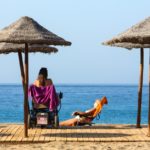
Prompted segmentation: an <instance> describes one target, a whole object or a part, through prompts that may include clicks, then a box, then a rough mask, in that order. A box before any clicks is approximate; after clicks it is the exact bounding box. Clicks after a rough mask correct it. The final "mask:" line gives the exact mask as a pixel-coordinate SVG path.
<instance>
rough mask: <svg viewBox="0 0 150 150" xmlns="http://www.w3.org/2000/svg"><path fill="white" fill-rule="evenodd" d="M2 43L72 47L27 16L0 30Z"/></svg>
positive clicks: (69, 43)
mask: <svg viewBox="0 0 150 150" xmlns="http://www.w3.org/2000/svg"><path fill="white" fill-rule="evenodd" d="M0 42H9V43H33V44H49V45H66V46H67V45H71V42H68V41H66V40H64V39H63V38H61V37H59V36H57V35H56V34H54V33H52V32H50V31H48V30H47V29H45V28H44V27H42V26H41V25H40V24H39V23H37V22H36V21H35V20H33V19H32V18H30V17H27V16H25V17H22V18H20V19H19V20H17V21H16V22H14V23H12V24H11V25H9V26H8V27H5V28H4V29H2V30H0Z"/></svg>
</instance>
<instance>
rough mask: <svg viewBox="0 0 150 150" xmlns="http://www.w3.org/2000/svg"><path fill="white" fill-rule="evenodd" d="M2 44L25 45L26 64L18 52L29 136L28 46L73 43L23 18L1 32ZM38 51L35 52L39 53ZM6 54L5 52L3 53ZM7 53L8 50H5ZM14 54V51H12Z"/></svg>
mask: <svg viewBox="0 0 150 150" xmlns="http://www.w3.org/2000/svg"><path fill="white" fill-rule="evenodd" d="M0 42H1V43H3V42H6V43H16V44H24V45H25V47H24V53H25V58H24V64H23V62H22V54H21V51H19V52H18V56H19V63H20V69H21V76H22V83H23V88H24V135H25V137H27V136H28V113H29V110H28V81H29V77H28V76H29V73H28V52H30V51H29V48H30V47H28V46H30V45H32V44H47V45H64V46H70V45H71V42H69V41H66V40H64V39H63V38H61V37H59V36H57V35H56V34H54V33H52V32H50V31H49V30H47V29H46V28H44V27H43V26H41V25H40V24H39V23H38V22H36V21H35V20H33V19H32V18H30V17H27V16H25V17H22V18H20V19H19V20H17V21H16V22H14V23H12V24H11V25H9V26H8V27H5V28H4V29H2V30H0ZM37 50H39V47H38V49H36V50H35V52H37ZM3 52H4V51H3ZM5 52H6V53H7V52H8V50H5ZM11 52H12V50H11Z"/></svg>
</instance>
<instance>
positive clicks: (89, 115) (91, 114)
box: [59, 97, 108, 126]
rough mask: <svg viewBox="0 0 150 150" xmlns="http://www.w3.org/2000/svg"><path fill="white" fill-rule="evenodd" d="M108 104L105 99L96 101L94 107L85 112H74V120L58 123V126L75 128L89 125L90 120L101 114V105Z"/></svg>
mask: <svg viewBox="0 0 150 150" xmlns="http://www.w3.org/2000/svg"><path fill="white" fill-rule="evenodd" d="M104 104H108V101H107V98H106V97H103V98H102V99H97V100H96V101H95V102H94V107H93V108H91V109H89V110H86V111H85V112H81V111H76V112H74V113H73V114H72V115H73V116H75V118H72V119H69V120H66V121H62V122H60V123H59V125H60V126H76V125H78V124H86V123H87V124H89V123H91V122H92V120H93V119H94V118H95V117H96V116H97V115H98V114H99V113H100V112H101V110H102V108H103V105H104Z"/></svg>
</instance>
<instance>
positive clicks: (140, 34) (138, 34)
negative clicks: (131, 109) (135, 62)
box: [102, 17, 150, 136]
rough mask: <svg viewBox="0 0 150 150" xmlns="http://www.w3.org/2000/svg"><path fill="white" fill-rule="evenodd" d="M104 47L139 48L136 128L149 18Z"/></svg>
mask: <svg viewBox="0 0 150 150" xmlns="http://www.w3.org/2000/svg"><path fill="white" fill-rule="evenodd" d="M102 44H104V45H109V46H116V47H124V48H127V49H132V48H140V49H141V51H140V52H141V55H140V79H139V89H138V113H137V127H138V128H139V127H140V122H141V104H142V87H143V68H144V48H150V17H149V18H147V19H145V20H144V21H142V22H140V23H138V24H136V25H134V26H132V27H131V28H130V29H128V30H127V31H125V32H123V33H121V34H119V35H118V36H116V37H114V38H113V39H111V40H109V41H106V42H104V43H102ZM148 136H150V62H149V112H148Z"/></svg>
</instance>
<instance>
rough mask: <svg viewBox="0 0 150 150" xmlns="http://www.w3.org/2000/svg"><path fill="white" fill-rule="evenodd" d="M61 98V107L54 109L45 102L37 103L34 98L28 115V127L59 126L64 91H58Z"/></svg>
mask: <svg viewBox="0 0 150 150" xmlns="http://www.w3.org/2000/svg"><path fill="white" fill-rule="evenodd" d="M57 94H58V99H59V109H58V107H57V108H56V109H55V110H54V111H49V109H48V107H47V106H46V105H43V104H37V103H36V102H35V101H34V100H33V99H32V108H31V109H30V107H29V115H28V128H34V127H38V126H40V127H41V128H43V127H47V126H48V125H50V126H51V127H56V128H57V127H58V126H59V115H58V113H59V111H60V109H61V99H62V98H63V93H61V92H60V93H57Z"/></svg>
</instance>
